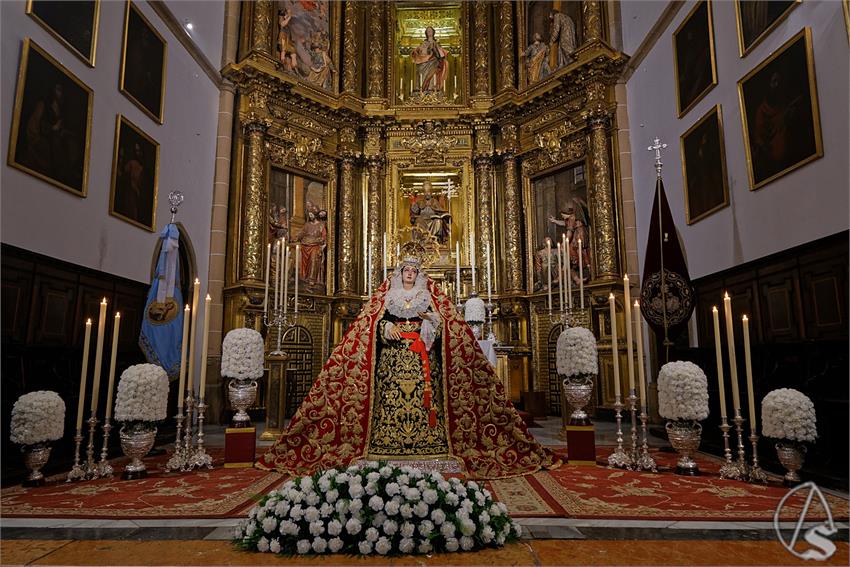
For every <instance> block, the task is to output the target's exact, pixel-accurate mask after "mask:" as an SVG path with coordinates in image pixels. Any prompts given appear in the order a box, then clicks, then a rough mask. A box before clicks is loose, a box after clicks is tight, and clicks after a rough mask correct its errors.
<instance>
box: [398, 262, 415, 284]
mask: <svg viewBox="0 0 850 567" xmlns="http://www.w3.org/2000/svg"><path fill="white" fill-rule="evenodd" d="M418 275H419V270H417V269H416V268H415V267H414V266H405V267H403V268H402V269H401V281H402V282H403V283H414V282H415V281H416V276H418Z"/></svg>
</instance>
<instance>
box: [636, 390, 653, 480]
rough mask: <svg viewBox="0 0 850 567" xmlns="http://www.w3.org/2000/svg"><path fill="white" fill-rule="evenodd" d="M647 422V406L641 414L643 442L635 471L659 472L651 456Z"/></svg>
mask: <svg viewBox="0 0 850 567" xmlns="http://www.w3.org/2000/svg"><path fill="white" fill-rule="evenodd" d="M647 421H649V416H648V415H647V414H646V406H644V407H643V409H642V410H641V412H640V428H641V431H642V437H643V442H642V444H641V450H640V456H638V457H637V458H636V459H635V469H637V470H642V471H652V472H658V468H657V465H656V463H655V459H653V458H652V455H650V454H649V444H648V443H647V441H646V439H647V425H646V424H647Z"/></svg>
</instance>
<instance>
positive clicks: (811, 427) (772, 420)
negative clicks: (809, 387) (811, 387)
mask: <svg viewBox="0 0 850 567" xmlns="http://www.w3.org/2000/svg"><path fill="white" fill-rule="evenodd" d="M761 421H762V430H761V432H762V435H764V436H765V437H772V438H774V439H788V440H789V441H814V440H815V439H816V438H817V436H818V429H817V416H816V415H815V405H814V404H813V403H812V400H810V399H809V397H808V396H807V395H805V394H804V393H802V392H799V391H797V390H794V389H792V388H780V389H778V390H773V391H772V392H770V393H768V394H767V395H766V396H765V397H764V399H763V400H762V402H761Z"/></svg>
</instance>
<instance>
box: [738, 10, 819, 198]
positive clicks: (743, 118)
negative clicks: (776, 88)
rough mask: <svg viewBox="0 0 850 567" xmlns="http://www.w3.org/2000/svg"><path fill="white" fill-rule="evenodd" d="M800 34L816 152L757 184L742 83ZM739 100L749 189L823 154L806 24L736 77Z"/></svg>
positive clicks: (813, 70) (771, 180)
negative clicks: (745, 72) (751, 68)
mask: <svg viewBox="0 0 850 567" xmlns="http://www.w3.org/2000/svg"><path fill="white" fill-rule="evenodd" d="M801 37H804V38H805V42H806V74H807V77H808V84H809V96H810V97H811V102H812V104H811V108H810V110H811V112H812V125H813V128H814V136H815V153H813V154H812V155H810V156H809V157H807V158H805V159H803V160H800V161H799V162H797V163H795V164H793V165H791V166H789V167H786V168H785V169H783V170H782V171H779V172H777V173H775V174H773V175H771V176H770V177H768V178H766V179H763V180H761V181H759V182H758V183H756V182H755V180H754V174H753V158H752V152H751V151H750V135H749V127H748V125H747V109H746V107H745V103H744V83H746V82H747V81H748V80H749V79H750V78H751V77H753V76H754V75H756V74H758V73H759V72H760V71H761V70H762V69H764V68H765V67H766V66H767V65H769V64H770V63H772V62H773V61H774V60H775V59H777V58H778V57H781V56H782V55H783V54H784V53H785V51H786V50H787V49H788V48H789V47H791V46H792V45H793V44H794V43H795V42H797V41H798V40H799V39H800V38H801ZM738 103H739V105H740V111H741V127H742V128H743V130H744V149H745V150H746V152H747V177H748V180H749V184H750V191H755V190H756V189H760V188H761V187H764V186H765V185H767V184H769V183H772V182H773V181H775V180H777V179H779V178H780V177H782V176H783V175H785V174H787V173H790V172H792V171H794V170H795V169H798V168H800V167H803V166H804V165H806V164H807V163H810V162H812V161H814V160H816V159H819V158H822V157H823V134H822V132H821V125H820V107H819V105H818V88H817V81H816V80H815V58H814V50H813V49H812V31H811V28H808V27H805V28H803V29H801V30H800V31H799V32H797V33H795V34H794V35H793V37H791V38H790V39H789V40H788V41H786V42H785V43H783V44H782V45H781V46H779V47H778V48H777V49H776V50H775V51H774V52H773V53H771V54H770V56H769V57H767V58H766V59H765V60H764V61H762V62H761V63H759V64H758V65H757V66H756V67H755V68H754V69H753V70H752V71H750V72H749V73H747V74H746V75H744V77H743V78H741V79H739V80H738Z"/></svg>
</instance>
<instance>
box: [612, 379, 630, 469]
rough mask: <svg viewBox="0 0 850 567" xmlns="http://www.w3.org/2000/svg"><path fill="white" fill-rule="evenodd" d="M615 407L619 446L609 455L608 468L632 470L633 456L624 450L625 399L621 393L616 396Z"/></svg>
mask: <svg viewBox="0 0 850 567" xmlns="http://www.w3.org/2000/svg"><path fill="white" fill-rule="evenodd" d="M614 409H615V410H616V412H617V448H616V449H614V452H613V453H611V454H610V455H608V468H614V467H617V468H621V469H628V470H631V468H632V458H631V457H630V456H629V455H627V454H626V452H625V451H624V450H623V400H622V398H621V397H620V395H619V394H618V395H617V397H616V398H615V401H614Z"/></svg>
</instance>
